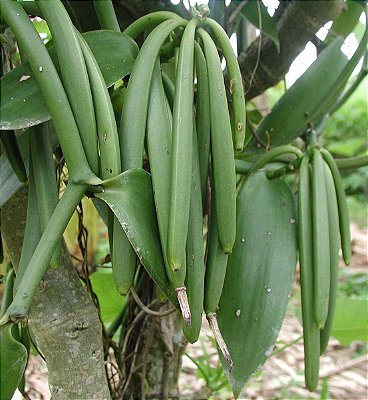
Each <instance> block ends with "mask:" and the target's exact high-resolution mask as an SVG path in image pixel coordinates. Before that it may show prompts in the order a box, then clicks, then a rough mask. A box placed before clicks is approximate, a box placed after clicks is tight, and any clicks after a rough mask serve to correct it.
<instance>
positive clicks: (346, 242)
mask: <svg viewBox="0 0 368 400" xmlns="http://www.w3.org/2000/svg"><path fill="white" fill-rule="evenodd" d="M321 153H322V155H323V158H324V159H325V161H326V162H327V164H328V166H329V168H330V170H331V173H332V176H333V179H334V182H335V189H336V197H337V206H338V208H339V223H340V236H341V249H342V255H343V258H344V262H345V265H349V264H350V262H351V237H350V223H349V212H348V206H347V203H346V197H345V189H344V183H343V181H342V179H341V175H340V172H339V168H338V167H337V164H336V161H335V160H334V158H333V157H332V155H331V154H330V153H329V152H328V151H327V150H326V149H321Z"/></svg>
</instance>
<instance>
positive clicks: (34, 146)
mask: <svg viewBox="0 0 368 400" xmlns="http://www.w3.org/2000/svg"><path fill="white" fill-rule="evenodd" d="M48 127H49V122H46V123H43V124H40V125H37V126H35V127H32V128H30V135H29V143H30V150H31V154H32V155H31V161H32V169H33V175H34V183H35V187H36V196H37V204H38V213H37V215H38V216H39V219H40V226H41V231H42V232H44V230H45V229H46V226H47V224H48V222H49V220H50V218H51V216H52V214H53V212H54V211H55V208H56V205H57V203H58V201H59V193H58V187H57V181H56V174H55V166H54V160H53V151H52V146H51V142H50V138H49V130H48ZM60 255H61V247H60V246H57V247H56V250H55V253H54V254H53V256H52V259H51V261H50V266H51V268H53V269H57V268H59V266H60Z"/></svg>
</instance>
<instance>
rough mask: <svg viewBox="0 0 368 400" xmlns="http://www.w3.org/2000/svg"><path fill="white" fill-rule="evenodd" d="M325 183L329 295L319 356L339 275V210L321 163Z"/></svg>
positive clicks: (328, 328) (329, 177) (328, 174)
mask: <svg viewBox="0 0 368 400" xmlns="http://www.w3.org/2000/svg"><path fill="white" fill-rule="evenodd" d="M323 167H324V173H325V182H326V190H327V208H328V221H329V244H330V295H329V304H328V315H327V319H326V323H325V326H324V328H323V329H322V330H321V340H320V342H321V343H320V345H321V350H320V352H321V354H323V353H324V352H325V351H326V348H327V345H328V341H329V338H330V334H331V330H332V323H333V319H334V315H335V308H336V295H337V279H338V275H339V250H340V237H339V210H338V206H337V197H336V191H335V183H334V180H333V176H332V173H331V171H330V168H329V167H328V165H327V163H326V162H325V161H324V162H323Z"/></svg>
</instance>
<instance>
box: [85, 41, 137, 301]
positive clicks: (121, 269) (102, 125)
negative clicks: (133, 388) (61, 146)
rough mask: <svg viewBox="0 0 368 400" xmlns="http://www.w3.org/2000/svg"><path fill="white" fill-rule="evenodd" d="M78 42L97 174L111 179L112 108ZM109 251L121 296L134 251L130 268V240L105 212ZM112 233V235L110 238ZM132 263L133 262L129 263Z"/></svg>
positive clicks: (116, 160)
mask: <svg viewBox="0 0 368 400" xmlns="http://www.w3.org/2000/svg"><path fill="white" fill-rule="evenodd" d="M79 40H80V45H81V49H82V52H83V56H84V59H85V62H86V65H87V72H88V76H89V80H90V83H91V89H92V97H93V102H94V107H95V114H96V124H97V134H98V139H99V149H100V165H101V169H100V171H101V172H100V173H101V178H102V179H103V180H106V179H109V178H113V177H114V176H116V175H118V174H119V173H120V171H121V160H120V146H119V136H118V131H117V127H116V121H115V116H114V111H113V108H112V104H111V100H110V96H109V93H108V90H107V88H106V84H105V81H104V78H103V75H102V73H101V70H100V68H99V66H98V64H97V62H96V60H95V57H94V55H93V53H92V51H91V50H90V48H89V46H88V44H87V43H86V41H85V40H84V39H83V37H82V35H79ZM108 228H109V236H110V242H111V244H112V245H111V246H110V253H111V263H112V271H113V276H114V281H115V285H116V288H117V290H118V292H119V293H120V294H121V295H123V296H125V295H126V294H127V293H128V291H129V289H130V287H131V285H132V282H133V279H134V274H135V262H136V257H135V253H134V252H133V254H132V255H131V259H132V268H126V265H127V264H126V263H125V262H124V259H125V257H126V252H127V251H128V252H129V253H128V254H130V252H131V251H132V247H131V246H130V242H129V241H128V240H127V238H126V235H125V232H124V230H123V228H122V226H121V225H120V223H119V221H118V219H117V218H116V217H115V216H113V215H112V212H111V210H110V212H109V224H108ZM111 236H112V237H111ZM133 263H134V264H133Z"/></svg>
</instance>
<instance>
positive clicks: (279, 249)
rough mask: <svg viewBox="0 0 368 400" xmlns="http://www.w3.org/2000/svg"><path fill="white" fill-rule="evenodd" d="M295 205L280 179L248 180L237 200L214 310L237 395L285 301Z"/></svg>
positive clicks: (271, 338) (259, 176) (270, 341)
mask: <svg viewBox="0 0 368 400" xmlns="http://www.w3.org/2000/svg"><path fill="white" fill-rule="evenodd" d="M295 219H296V217H295V202H294V196H293V193H292V191H291V190H290V188H289V187H288V186H287V185H286V183H285V182H284V181H282V180H272V181H270V180H268V179H267V178H266V177H265V175H264V174H263V173H256V174H255V175H253V176H251V177H250V178H249V179H248V180H247V181H246V183H245V185H244V186H243V187H242V189H241V190H240V192H239V195H238V199H237V233H236V242H235V246H234V248H233V252H232V254H231V255H230V256H229V262H228V265H227V272H226V278H225V284H224V289H223V291H222V296H221V300H220V309H219V311H218V321H219V326H220V329H221V332H222V335H223V337H224V340H225V342H226V344H227V346H228V348H229V351H230V354H231V356H232V358H233V361H234V369H233V371H232V372H229V371H228V364H227V363H226V361H224V360H223V359H222V360H221V361H222V364H223V366H224V368H225V369H226V370H227V372H226V373H227V376H228V379H229V382H230V384H231V386H232V388H233V392H234V395H235V397H237V396H238V395H239V393H240V391H241V389H242V388H243V386H244V384H245V382H247V381H248V379H249V378H250V377H251V376H252V375H253V374H254V373H255V372H256V371H257V370H258V369H259V368H260V367H261V366H262V364H263V363H264V362H265V361H266V359H267V357H268V356H269V355H270V354H271V353H272V350H273V347H274V344H275V341H276V339H277V336H278V333H279V330H280V328H281V324H282V321H283V319H284V315H285V310H286V306H287V303H288V299H289V293H290V291H291V287H292V283H293V280H294V268H295V264H296V260H297V241H296V239H297V238H296V224H295Z"/></svg>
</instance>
